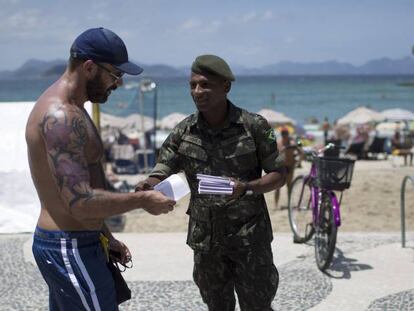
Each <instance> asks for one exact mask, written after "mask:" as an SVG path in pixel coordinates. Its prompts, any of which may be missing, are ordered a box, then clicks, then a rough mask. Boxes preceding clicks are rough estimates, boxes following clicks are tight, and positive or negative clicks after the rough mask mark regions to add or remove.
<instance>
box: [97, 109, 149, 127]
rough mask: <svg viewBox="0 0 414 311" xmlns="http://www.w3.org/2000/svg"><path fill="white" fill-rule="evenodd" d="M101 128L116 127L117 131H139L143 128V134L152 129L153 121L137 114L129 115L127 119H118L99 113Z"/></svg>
mask: <svg viewBox="0 0 414 311" xmlns="http://www.w3.org/2000/svg"><path fill="white" fill-rule="evenodd" d="M101 126H102V127H116V128H119V129H134V130H138V131H141V128H142V127H144V132H147V131H149V130H152V129H153V128H154V119H153V118H151V117H147V116H141V115H140V114H139V113H133V114H130V115H129V116H127V117H118V116H114V115H110V114H107V113H102V112H101Z"/></svg>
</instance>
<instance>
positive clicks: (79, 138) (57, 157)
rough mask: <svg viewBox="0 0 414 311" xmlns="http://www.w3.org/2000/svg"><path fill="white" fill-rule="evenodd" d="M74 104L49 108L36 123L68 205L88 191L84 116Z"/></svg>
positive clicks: (85, 196)
mask: <svg viewBox="0 0 414 311" xmlns="http://www.w3.org/2000/svg"><path fill="white" fill-rule="evenodd" d="M76 108H77V107H64V106H63V107H60V108H58V109H55V110H53V111H49V112H48V113H47V114H45V116H44V118H43V120H42V122H41V123H40V124H39V127H40V130H41V133H42V136H43V138H44V141H45V145H46V149H47V154H48V157H49V162H50V165H51V169H52V170H53V172H54V176H55V180H56V183H57V185H58V187H59V189H60V191H61V192H62V194H63V195H64V197H65V198H66V200H67V201H68V203H69V206H70V207H72V206H73V205H74V204H75V203H76V202H77V201H78V200H80V199H87V198H89V197H90V196H91V195H92V192H91V189H90V187H89V172H88V166H87V162H86V159H85V156H84V146H85V144H86V141H87V128H86V119H85V115H84V114H83V113H82V111H81V110H80V109H76Z"/></svg>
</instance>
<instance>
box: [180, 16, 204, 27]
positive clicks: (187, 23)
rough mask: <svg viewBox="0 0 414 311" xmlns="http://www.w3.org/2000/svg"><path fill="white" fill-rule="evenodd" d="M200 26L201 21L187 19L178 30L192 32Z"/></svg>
mask: <svg viewBox="0 0 414 311" xmlns="http://www.w3.org/2000/svg"><path fill="white" fill-rule="evenodd" d="M201 25H202V23H201V21H200V20H198V19H194V18H191V19H188V20H186V21H185V22H184V23H182V24H181V25H180V26H179V27H178V28H179V29H182V30H192V29H194V28H199V27H200V26H201Z"/></svg>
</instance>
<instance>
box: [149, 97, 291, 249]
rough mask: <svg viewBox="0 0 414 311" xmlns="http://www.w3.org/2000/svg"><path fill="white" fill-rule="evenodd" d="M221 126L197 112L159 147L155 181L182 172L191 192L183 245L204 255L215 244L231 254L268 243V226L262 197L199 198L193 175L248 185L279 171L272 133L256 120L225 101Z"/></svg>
mask: <svg viewBox="0 0 414 311" xmlns="http://www.w3.org/2000/svg"><path fill="white" fill-rule="evenodd" d="M228 105H229V110H228V111H229V112H228V115H227V120H226V122H225V125H224V126H223V127H222V128H220V129H212V128H210V127H209V126H208V124H207V123H206V122H205V121H204V119H203V118H202V116H201V115H200V114H199V113H198V112H196V113H194V114H192V115H190V116H189V117H187V118H186V119H185V120H183V121H182V122H181V123H179V124H178V125H177V126H176V127H175V128H174V129H173V130H172V132H171V134H170V135H169V136H168V138H167V139H166V140H165V142H164V144H163V146H162V147H161V150H160V153H159V156H158V160H157V164H156V166H155V167H154V169H153V171H152V172H151V174H150V176H153V177H167V176H169V175H171V174H174V173H177V172H179V171H184V172H185V175H186V178H187V181H188V184H189V186H190V189H191V198H190V204H189V209H188V211H187V214H189V216H190V222H189V227H188V237H187V243H188V244H189V245H190V247H192V248H193V249H195V250H200V251H208V250H209V249H210V248H211V247H212V246H213V245H221V246H224V247H227V248H231V249H239V248H240V247H248V246H252V245H254V244H256V243H260V242H270V241H271V240H272V238H273V237H272V227H271V223H270V219H269V215H268V211H267V207H266V202H265V199H264V196H263V195H262V194H260V195H245V196H243V197H241V198H240V199H238V200H237V201H235V202H231V201H229V199H228V197H226V196H220V195H206V194H201V195H200V194H199V193H198V181H197V179H196V174H197V173H202V174H210V175H217V176H226V177H234V178H235V179H238V180H241V181H250V180H255V179H258V178H260V177H261V176H262V170H264V171H265V173H269V172H272V171H278V170H280V169H281V168H282V167H283V161H282V160H281V159H280V158H279V157H278V155H279V153H278V150H277V144H276V137H275V135H274V131H273V129H272V128H271V127H270V126H269V124H268V123H267V121H266V120H265V119H264V118H263V117H261V116H260V115H257V114H253V113H250V112H247V111H246V110H243V109H240V108H238V107H236V106H234V105H233V104H232V103H231V102H228Z"/></svg>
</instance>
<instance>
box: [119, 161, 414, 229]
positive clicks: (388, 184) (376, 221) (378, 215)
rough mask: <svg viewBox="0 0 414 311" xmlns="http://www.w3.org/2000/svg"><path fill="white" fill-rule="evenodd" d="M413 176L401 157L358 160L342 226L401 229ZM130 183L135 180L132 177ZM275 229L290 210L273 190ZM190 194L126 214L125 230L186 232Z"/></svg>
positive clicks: (409, 216) (410, 225)
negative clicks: (169, 204) (162, 209)
mask: <svg viewBox="0 0 414 311" xmlns="http://www.w3.org/2000/svg"><path fill="white" fill-rule="evenodd" d="M309 167H310V164H309V163H308V162H305V163H303V168H301V169H296V171H295V175H299V174H305V173H307V172H308V171H309ZM407 175H410V176H414V166H403V161H402V159H401V158H399V157H396V158H392V157H391V158H389V159H388V160H369V161H368V160H358V161H357V162H356V163H355V168H354V175H353V180H352V185H351V188H350V189H348V190H346V191H345V192H344V194H343V199H342V205H341V218H342V226H341V227H340V231H348V232H361V231H362V232H364V231H365V232H368V231H376V232H390V231H394V232H397V231H400V228H401V227H400V222H401V221H400V191H401V190H400V189H401V184H402V181H403V178H404V176H407ZM129 182H130V183H132V182H134V179H130V180H129ZM286 192H287V191H286V187H283V188H282V189H281V198H280V205H281V206H282V207H283V206H285V207H286V206H287V194H286ZM265 197H266V202H267V204H268V209H269V214H270V217H271V221H272V226H273V231H274V232H275V233H277V232H289V231H290V227H289V220H288V211H287V209H275V208H274V192H270V193H267V194H266V195H265ZM188 201H189V196H186V197H185V198H183V199H182V200H180V201H179V202H178V203H177V205H176V208H175V209H174V211H173V212H171V213H169V214H167V215H161V216H152V215H150V214H148V213H146V212H145V211H143V210H136V211H132V212H129V213H127V214H126V215H127V217H126V226H125V229H124V232H184V231H186V230H187V223H188V216H187V215H186V213H185V212H186V210H187V207H188ZM406 228H407V229H406V230H407V231H414V184H413V183H411V182H408V183H407V191H406Z"/></svg>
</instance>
